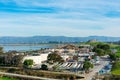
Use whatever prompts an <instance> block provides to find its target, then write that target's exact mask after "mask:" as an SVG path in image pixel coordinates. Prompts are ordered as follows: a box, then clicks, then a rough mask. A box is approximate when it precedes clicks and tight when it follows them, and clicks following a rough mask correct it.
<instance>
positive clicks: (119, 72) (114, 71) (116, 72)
mask: <svg viewBox="0 0 120 80" xmlns="http://www.w3.org/2000/svg"><path fill="white" fill-rule="evenodd" d="M111 73H112V74H113V75H120V69H116V70H113V71H111Z"/></svg>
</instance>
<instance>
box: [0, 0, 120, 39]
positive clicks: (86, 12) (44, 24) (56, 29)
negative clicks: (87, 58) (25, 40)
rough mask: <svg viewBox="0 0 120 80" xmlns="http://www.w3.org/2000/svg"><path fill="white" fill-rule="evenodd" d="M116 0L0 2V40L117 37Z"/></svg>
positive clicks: (119, 17) (119, 15)
mask: <svg viewBox="0 0 120 80" xmlns="http://www.w3.org/2000/svg"><path fill="white" fill-rule="evenodd" d="M119 4H120V0H115V1H114V0H0V36H35V35H42V36H44V35H51V36H74V37H81V36H91V35H98V36H120V33H119V32H120V5H119Z"/></svg>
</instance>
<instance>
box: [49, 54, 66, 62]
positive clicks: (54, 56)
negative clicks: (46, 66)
mask: <svg viewBox="0 0 120 80" xmlns="http://www.w3.org/2000/svg"><path fill="white" fill-rule="evenodd" d="M47 61H48V63H54V62H64V60H63V58H62V57H61V56H60V55H58V54H56V53H52V54H49V55H48V57H47Z"/></svg>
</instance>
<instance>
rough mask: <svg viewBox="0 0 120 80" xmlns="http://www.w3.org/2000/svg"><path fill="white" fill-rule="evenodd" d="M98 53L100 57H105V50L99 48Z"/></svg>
mask: <svg viewBox="0 0 120 80" xmlns="http://www.w3.org/2000/svg"><path fill="white" fill-rule="evenodd" d="M96 53H97V55H98V56H103V55H104V50H102V49H99V48H97V49H96Z"/></svg>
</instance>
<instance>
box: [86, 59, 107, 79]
mask: <svg viewBox="0 0 120 80" xmlns="http://www.w3.org/2000/svg"><path fill="white" fill-rule="evenodd" d="M108 63H109V61H108V60H106V59H100V65H97V66H94V68H93V69H92V72H90V73H89V74H85V80H92V78H93V77H94V75H95V74H96V73H97V72H99V71H100V70H101V69H102V68H103V67H104V66H105V65H107V64H108Z"/></svg>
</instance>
